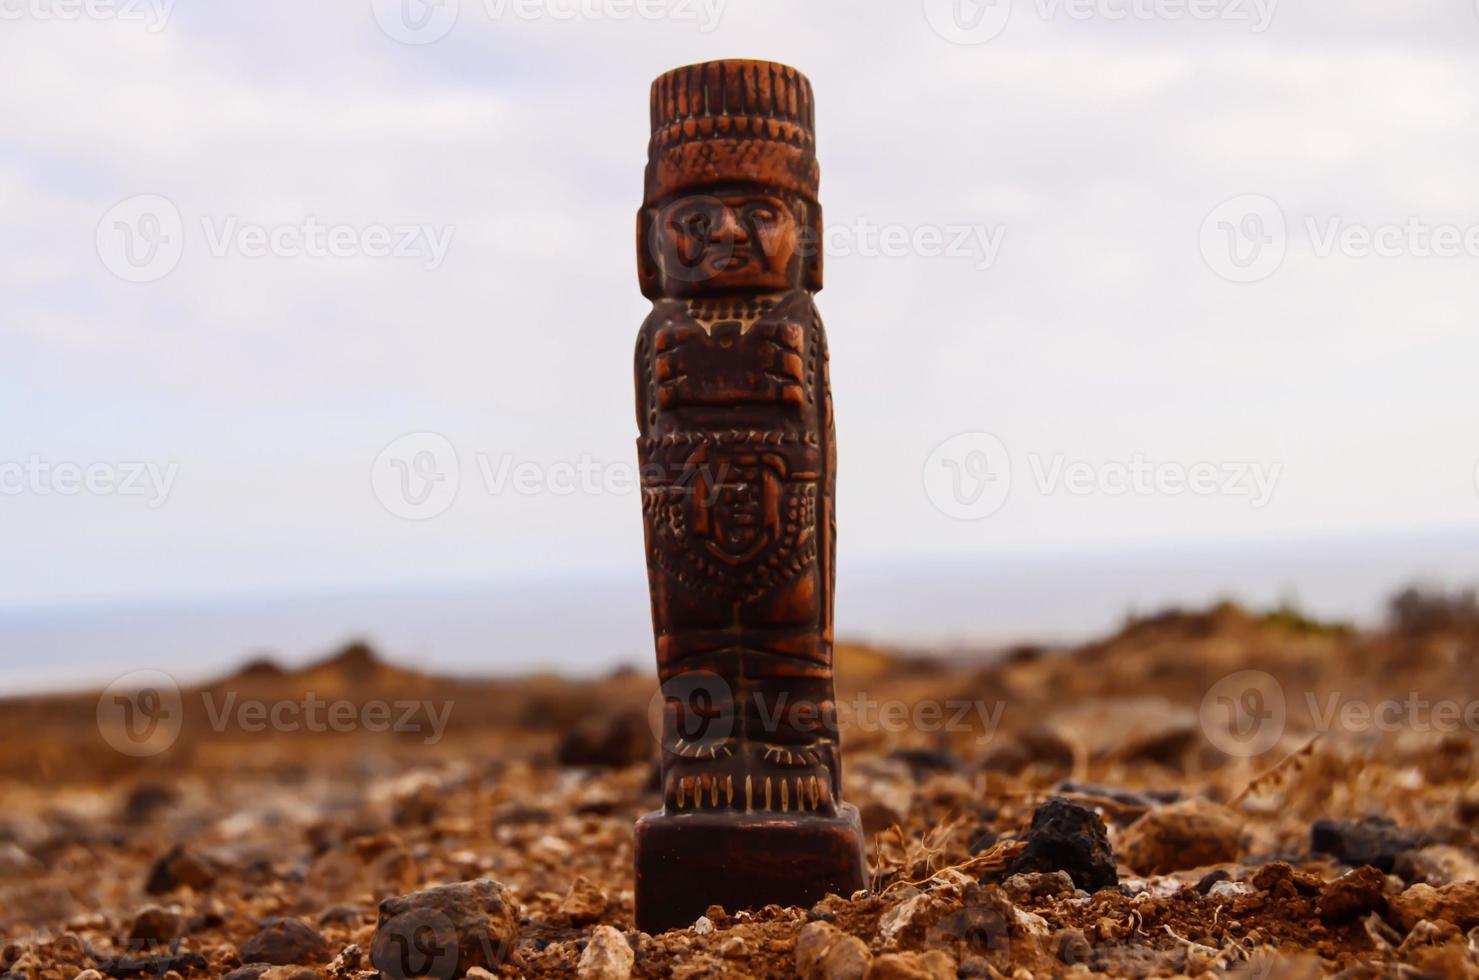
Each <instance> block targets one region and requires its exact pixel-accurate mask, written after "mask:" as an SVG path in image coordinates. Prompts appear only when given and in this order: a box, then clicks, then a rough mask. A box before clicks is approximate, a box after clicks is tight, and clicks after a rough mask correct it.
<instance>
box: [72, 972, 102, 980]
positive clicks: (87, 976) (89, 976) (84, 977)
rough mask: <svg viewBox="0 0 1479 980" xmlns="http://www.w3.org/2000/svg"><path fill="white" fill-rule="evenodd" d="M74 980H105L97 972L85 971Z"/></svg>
mask: <svg viewBox="0 0 1479 980" xmlns="http://www.w3.org/2000/svg"><path fill="white" fill-rule="evenodd" d="M72 980H103V975H102V974H101V973H99V972H98V971H97V970H83V971H82V972H81V973H79V974H77V975H76V976H75V977H73V978H72Z"/></svg>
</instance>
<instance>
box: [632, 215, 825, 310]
mask: <svg viewBox="0 0 1479 980" xmlns="http://www.w3.org/2000/svg"><path fill="white" fill-rule="evenodd" d="M653 230H654V233H655V241H654V242H653V246H654V252H655V254H656V257H657V261H658V268H659V271H660V272H661V275H662V292H663V294H664V295H666V296H674V297H690V296H703V295H707V294H710V293H730V292H780V291H782V290H786V289H793V288H795V287H796V286H798V285H799V283H800V278H801V272H800V267H801V263H800V262H799V261H796V259H797V258H798V253H799V250H800V245H801V222H800V221H799V220H798V218H797V216H796V214H795V213H793V212H792V210H791V207H790V205H788V204H787V203H786V202H785V201H784V200H782V199H781V198H779V197H776V196H774V195H773V194H770V193H768V192H766V191H763V190H736V191H730V192H722V191H721V192H716V193H714V194H695V195H690V196H687V197H680V198H676V199H674V200H672V201H669V202H668V203H667V204H665V205H663V206H662V208H661V209H659V211H658V214H657V222H656V225H655V227H654V229H653Z"/></svg>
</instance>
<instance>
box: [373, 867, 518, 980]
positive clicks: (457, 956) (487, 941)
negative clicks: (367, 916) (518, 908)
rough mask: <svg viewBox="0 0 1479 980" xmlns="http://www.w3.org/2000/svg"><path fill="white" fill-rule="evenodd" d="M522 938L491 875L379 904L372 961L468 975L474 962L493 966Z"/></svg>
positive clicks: (389, 970)
mask: <svg viewBox="0 0 1479 980" xmlns="http://www.w3.org/2000/svg"><path fill="white" fill-rule="evenodd" d="M517 939H518V924H517V917H516V915H515V910H514V908H513V903H512V902H511V901H510V900H509V899H508V898H507V897H505V895H504V888H503V885H502V884H501V883H499V882H497V881H494V880H493V879H492V878H479V879H477V880H475V881H464V882H459V883H457V884H455V885H439V886H437V887H435V888H428V889H426V890H425V891H419V892H413V893H412V894H410V895H401V896H398V897H396V898H387V899H385V901H383V902H381V903H380V918H379V922H378V923H377V924H376V926H375V941H374V944H373V945H372V946H371V948H370V962H371V963H373V964H374V965H375V967H376V968H377V969H378V970H380V972H381V973H384V974H387V975H388V976H391V977H401V976H406V975H408V974H410V973H412V965H413V964H412V962H411V959H410V957H411V956H412V954H413V953H414V954H416V955H417V957H418V959H417V961H416V963H415V964H414V965H415V966H416V968H417V970H419V972H418V973H416V974H415V975H417V976H431V975H435V976H438V977H446V978H448V980H453V978H456V977H462V976H466V975H467V971H468V970H470V969H472V968H473V967H475V966H480V967H483V968H484V969H488V970H494V969H497V968H498V966H499V965H500V964H502V963H503V961H504V960H505V959H507V957H508V954H509V953H510V952H511V951H512V950H513V947H514V942H515V941H516V940H517Z"/></svg>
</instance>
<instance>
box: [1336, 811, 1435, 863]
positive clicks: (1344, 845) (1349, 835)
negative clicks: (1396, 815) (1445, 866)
mask: <svg viewBox="0 0 1479 980" xmlns="http://www.w3.org/2000/svg"><path fill="white" fill-rule="evenodd" d="M1424 843H1426V838H1425V836H1424V835H1423V834H1422V833H1421V832H1420V831H1416V830H1407V829H1405V828H1402V827H1399V826H1397V825H1396V824H1395V823H1394V822H1392V821H1391V820H1387V819H1386V818H1384V817H1363V818H1361V819H1360V820H1354V821H1352V820H1317V821H1315V823H1314V826H1313V827H1311V828H1310V850H1312V851H1315V852H1317V853H1320V854H1329V855H1331V856H1332V857H1334V858H1336V859H1337V860H1339V861H1341V862H1343V863H1345V864H1349V865H1351V866H1352V867H1360V866H1362V865H1364V864H1370V865H1372V866H1374V867H1376V868H1379V869H1380V870H1382V871H1386V872H1390V871H1391V870H1392V868H1393V867H1394V866H1395V865H1396V863H1397V856H1398V855H1400V854H1401V853H1402V852H1403V851H1410V850H1412V849H1413V848H1415V847H1421V846H1422V845H1423V844H1424Z"/></svg>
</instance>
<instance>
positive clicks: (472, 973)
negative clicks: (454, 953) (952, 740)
mask: <svg viewBox="0 0 1479 980" xmlns="http://www.w3.org/2000/svg"><path fill="white" fill-rule="evenodd" d="M466 977H467V980H498V978H497V977H495V976H494V975H493V974H491V973H489V972H488V971H487V970H485V969H483V968H482V967H480V966H475V967H473V968H472V969H471V970H468V971H467V973H466Z"/></svg>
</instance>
